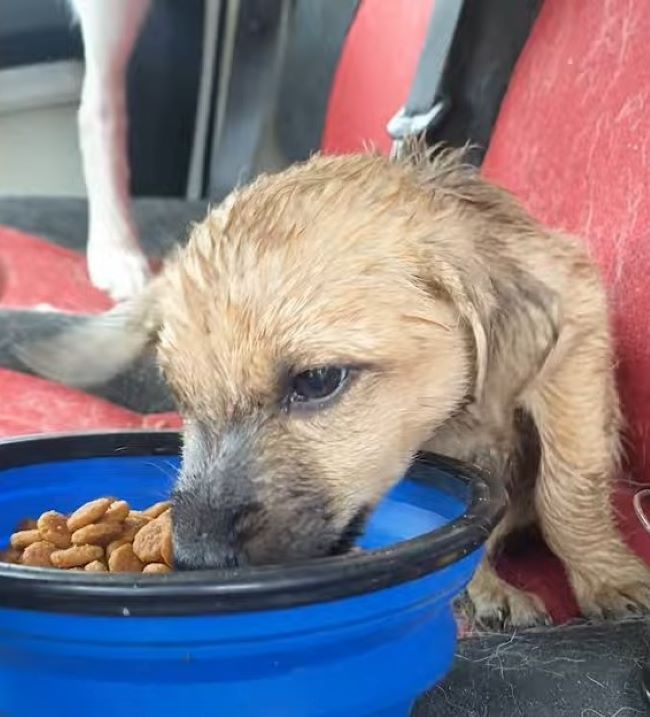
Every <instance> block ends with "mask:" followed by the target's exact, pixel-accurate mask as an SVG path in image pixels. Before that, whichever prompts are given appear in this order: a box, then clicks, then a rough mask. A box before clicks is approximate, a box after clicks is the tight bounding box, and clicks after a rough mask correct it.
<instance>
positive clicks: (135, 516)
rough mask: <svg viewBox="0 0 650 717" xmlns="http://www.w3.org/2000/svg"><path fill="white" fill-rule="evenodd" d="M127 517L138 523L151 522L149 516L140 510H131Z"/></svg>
mask: <svg viewBox="0 0 650 717" xmlns="http://www.w3.org/2000/svg"><path fill="white" fill-rule="evenodd" d="M129 519H130V520H133V521H136V522H139V523H140V525H146V524H147V523H149V522H151V518H150V517H149V516H148V515H146V513H145V512H144V511H142V510H132V511H131V512H130V513H129Z"/></svg>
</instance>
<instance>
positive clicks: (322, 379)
mask: <svg viewBox="0 0 650 717" xmlns="http://www.w3.org/2000/svg"><path fill="white" fill-rule="evenodd" d="M349 375H350V372H349V370H348V369H347V368H343V367H340V366H324V367H322V368H312V369H309V370H308V371H303V372H302V373H299V374H296V375H295V376H294V377H293V380H292V382H291V397H290V398H291V401H293V402H297V403H306V402H307V401H322V400H323V399H325V398H329V397H330V396H333V395H334V394H335V393H336V392H337V391H338V390H339V389H340V388H341V387H342V386H343V384H344V383H345V382H346V381H347V379H348V376H349Z"/></svg>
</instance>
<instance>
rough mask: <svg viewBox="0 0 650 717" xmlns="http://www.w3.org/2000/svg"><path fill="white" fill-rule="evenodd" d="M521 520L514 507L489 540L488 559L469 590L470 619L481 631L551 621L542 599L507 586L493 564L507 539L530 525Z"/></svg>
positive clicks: (487, 545)
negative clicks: (516, 530)
mask: <svg viewBox="0 0 650 717" xmlns="http://www.w3.org/2000/svg"><path fill="white" fill-rule="evenodd" d="M521 518H522V516H520V515H518V514H517V512H516V509H515V508H513V507H511V509H510V512H508V513H506V515H505V517H504V518H503V519H502V521H501V522H500V523H499V525H498V526H497V527H496V529H495V530H494V531H493V532H492V535H490V537H489V538H488V540H487V543H486V556H485V558H483V561H482V562H481V564H480V565H479V567H478V570H477V571H476V573H475V575H474V577H473V578H472V581H471V582H470V584H469V586H468V588H467V596H468V598H469V600H470V605H469V612H470V616H469V617H470V618H472V619H473V620H474V621H475V622H476V624H477V625H478V626H479V627H481V628H496V629H501V628H503V627H530V626H532V625H539V624H543V623H547V622H548V620H549V617H548V613H547V611H546V607H545V606H544V603H543V602H542V600H540V598H538V597H537V596H536V595H533V594H532V593H528V592H524V591H523V590H520V589H519V588H516V587H514V586H513V585H510V584H509V583H507V582H506V581H505V580H503V579H502V578H500V577H499V576H498V575H497V573H496V571H495V569H494V566H493V564H492V561H493V560H494V559H495V558H496V555H497V553H498V550H499V548H500V546H501V543H502V541H503V540H504V539H505V537H506V536H507V535H508V534H509V533H511V532H512V531H513V530H515V529H517V528H520V527H521V526H522V525H523V524H525V523H527V522H528V520H527V519H526V520H522V519H521Z"/></svg>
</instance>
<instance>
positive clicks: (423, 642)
mask: <svg viewBox="0 0 650 717" xmlns="http://www.w3.org/2000/svg"><path fill="white" fill-rule="evenodd" d="M178 454H179V439H178V436H177V434H172V433H130V434H123V433H121V434H117V433H109V434H101V435H81V436H61V437H44V438H34V439H23V440H17V441H12V442H8V443H4V444H2V445H0V540H1V541H2V543H3V544H6V542H7V541H8V537H9V535H10V533H11V532H12V530H13V529H14V527H15V525H16V524H17V523H18V522H19V521H20V520H22V519H23V518H25V517H35V516H38V515H39V514H40V513H41V512H43V511H45V510H49V509H57V510H59V511H61V512H69V511H71V510H73V509H74V508H76V507H78V506H79V505H80V504H81V503H83V502H85V501H87V500H91V499H94V498H96V497H98V496H100V495H115V496H118V497H120V498H124V499H126V500H128V501H129V502H130V503H131V504H132V505H133V506H135V507H138V508H144V507H146V506H147V505H150V504H151V503H153V502H155V501H157V500H160V499H161V498H163V497H165V496H167V495H168V493H169V490H170V487H171V485H172V483H173V480H174V476H175V474H176V471H177V468H178V464H179V458H178ZM503 501H504V495H503V491H502V489H501V488H500V487H499V484H498V482H497V481H495V480H493V479H491V478H489V477H488V476H485V475H481V474H478V473H476V472H475V471H473V470H470V469H468V468H467V467H465V466H462V465H460V464H458V463H456V462H453V461H449V460H447V459H442V458H438V457H434V456H430V455H427V456H422V457H420V458H418V459H417V460H416V461H415V463H414V464H413V466H412V468H411V470H410V471H409V473H408V475H407V476H406V478H405V479H404V480H403V481H402V482H401V483H400V484H399V485H398V486H397V487H396V488H395V489H394V490H393V491H392V493H391V494H390V495H389V496H388V497H387V498H386V499H385V500H384V501H383V502H382V503H381V505H380V506H379V507H378V509H377V510H376V512H375V513H374V515H373V516H372V518H371V520H370V523H369V525H368V529H367V531H366V533H365V536H364V537H363V539H362V541H361V545H362V547H364V548H366V549H367V550H366V551H364V552H362V553H359V554H354V555H350V556H340V557H333V558H325V559H321V560H315V561H311V562H307V563H303V564H294V565H289V566H277V567H276V566H271V567H265V568H248V569H236V570H221V571H201V572H185V573H183V572H178V573H172V574H169V575H136V576H134V575H105V574H104V575H101V574H99V575H98V574H86V573H80V572H64V571H56V570H43V569H38V568H26V567H20V566H8V565H0V714H7V715H21V717H31V716H32V715H41V714H43V713H46V714H52V715H55V716H58V715H71V714H78V713H79V712H80V711H84V712H88V713H91V714H93V715H94V717H114V716H115V715H116V714H124V715H156V717H165V716H166V715H170V716H171V715H174V717H178V715H184V714H189V715H192V717H208V716H209V717H217V716H218V717H371V716H372V717H407V715H408V714H409V712H410V710H411V706H412V704H413V702H414V700H415V699H416V697H417V696H418V695H419V694H421V693H422V692H423V691H425V690H426V689H427V688H429V687H431V686H432V685H434V684H435V683H436V682H437V681H438V680H440V679H441V678H442V677H443V676H444V675H445V674H446V672H447V671H448V670H449V668H450V666H451V663H452V661H453V656H454V651H455V646H456V639H457V637H456V625H455V623H454V618H453V614H452V606H451V603H452V600H453V599H454V597H455V596H456V595H458V593H459V592H461V591H462V590H463V588H464V587H465V585H466V584H467V582H468V581H469V579H470V577H471V575H472V573H473V571H474V569H475V568H476V566H477V564H478V562H479V560H480V559H481V557H482V552H483V551H482V550H481V545H482V543H483V542H484V540H485V538H486V537H487V535H488V533H489V531H490V530H491V528H492V527H493V526H494V524H495V523H496V521H497V520H498V519H499V517H500V514H501V510H502V505H503Z"/></svg>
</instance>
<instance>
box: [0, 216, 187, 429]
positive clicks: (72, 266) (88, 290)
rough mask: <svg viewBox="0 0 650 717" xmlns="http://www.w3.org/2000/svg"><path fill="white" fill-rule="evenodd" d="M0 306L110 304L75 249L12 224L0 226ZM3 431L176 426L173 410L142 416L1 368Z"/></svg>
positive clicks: (98, 307)
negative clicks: (17, 229) (24, 231)
mask: <svg viewBox="0 0 650 717" xmlns="http://www.w3.org/2000/svg"><path fill="white" fill-rule="evenodd" d="M0 278H1V280H0V306H2V307H3V308H34V307H36V306H38V305H39V304H48V305H50V306H52V307H55V308H57V309H62V310H66V311H78V312H85V313H92V312H99V311H104V310H105V309H107V308H109V307H110V301H109V300H108V299H107V298H106V296H105V295H104V294H103V293H101V292H99V291H97V290H96V289H94V288H93V287H92V286H91V285H90V284H89V282H88V279H87V275H86V269H85V259H84V257H82V256H81V255H79V254H76V253H75V252H72V251H68V250H66V249H62V248H61V247H58V246H56V245H55V244H51V243H50V242H46V241H44V240H43V239H39V238H37V237H31V236H28V235H26V234H23V233H21V232H17V231H14V230H12V229H6V228H4V227H3V228H0ZM0 395H2V410H1V411H0V437H2V436H16V435H21V434H28V433H57V432H65V431H84V430H93V429H101V428H106V429H111V428H115V429H117V428H177V427H178V426H179V425H180V421H179V419H178V416H176V415H175V414H166V413H165V414H152V415H148V416H142V415H140V414H137V413H133V412H132V411H127V410H126V409H124V408H121V407H120V406H116V405H114V404H112V403H109V402H108V401H103V400H101V399H99V398H95V397H94V396H90V395H88V394H86V393H82V392H81V391H74V390H72V389H69V388H66V387H64V386H60V385H58V384H54V383H50V382H49V381H43V380H41V379H38V378H34V377H32V376H26V375H24V374H21V373H15V372H13V371H8V370H4V369H2V370H0Z"/></svg>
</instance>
